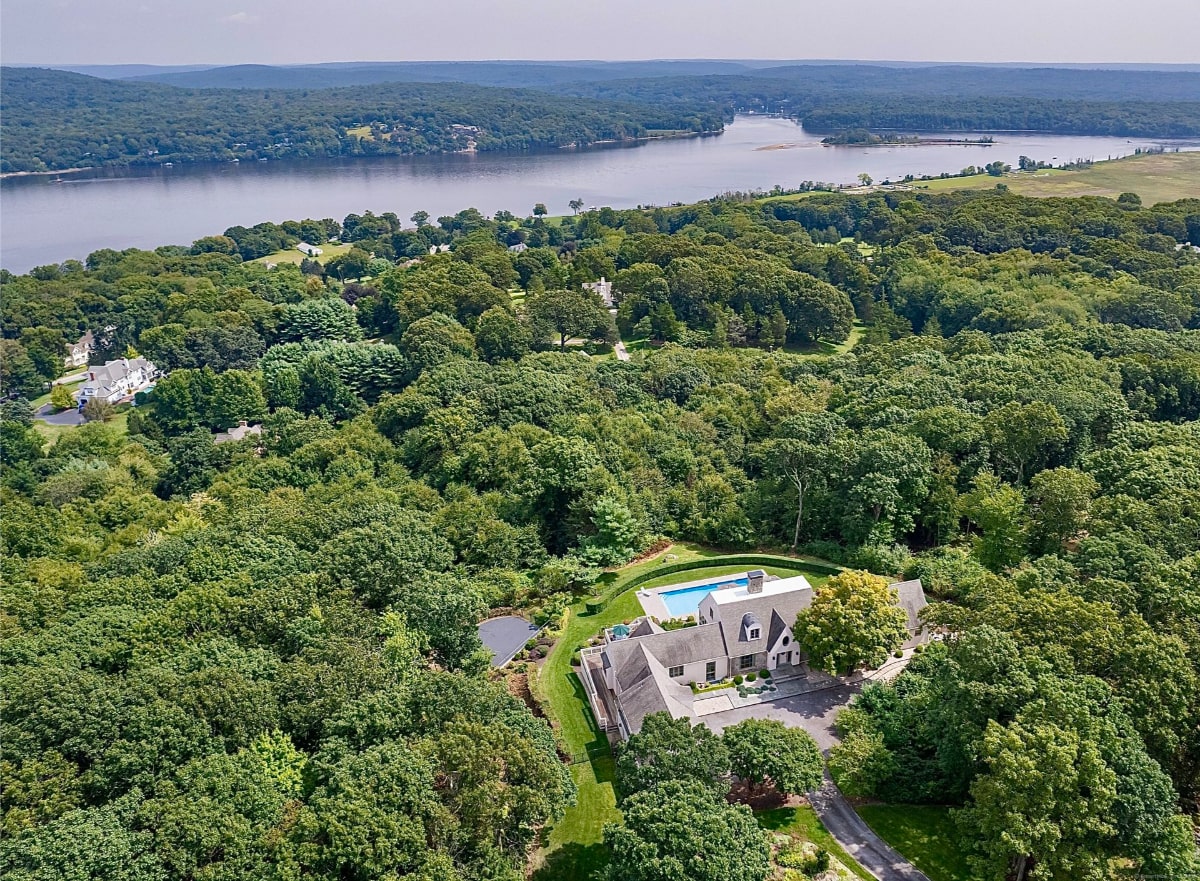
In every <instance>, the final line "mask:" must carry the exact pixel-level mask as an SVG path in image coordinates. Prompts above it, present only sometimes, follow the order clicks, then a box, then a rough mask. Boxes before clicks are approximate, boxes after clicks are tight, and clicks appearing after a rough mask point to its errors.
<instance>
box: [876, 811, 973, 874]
mask: <svg viewBox="0 0 1200 881" xmlns="http://www.w3.org/2000/svg"><path fill="white" fill-rule="evenodd" d="M858 814H859V816H860V817H862V818H863V819H864V820H866V821H867V825H868V826H870V827H871V828H872V829H874V830H875V833H876V834H877V835H878V836H879V837H880V838H882V839H883V840H884V841H886V842H887V843H888V844H890V845H891V846H892V847H894V848H896V850H898V851H899V852H900V853H902V854H904V856H906V857H908V859H909V860H910V861H911V862H912V864H913V865H914V866H916V867H917V868H918V869H920V870H921V871H922V872H924V873H925V874H926V875H928V876H929V881H972V877H973V876H972V875H971V869H970V867H969V866H968V865H967V860H966V857H965V856H964V855H963V852H962V848H961V847H960V845H959V840H958V830H957V829H956V828H955V826H954V821H953V820H951V819H950V809H949V808H945V807H937V806H934V805H863V806H862V807H860V808H858Z"/></svg>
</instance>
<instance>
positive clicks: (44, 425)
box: [33, 409, 129, 444]
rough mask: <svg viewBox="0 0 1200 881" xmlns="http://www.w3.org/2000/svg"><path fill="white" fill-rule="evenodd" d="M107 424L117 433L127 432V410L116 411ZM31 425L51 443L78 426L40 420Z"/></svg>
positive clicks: (124, 433)
mask: <svg viewBox="0 0 1200 881" xmlns="http://www.w3.org/2000/svg"><path fill="white" fill-rule="evenodd" d="M107 424H108V425H111V426H112V427H113V428H115V429H117V431H118V433H120V434H121V435H122V436H124V435H126V434H128V433H129V410H128V409H126V410H120V411H118V412H117V414H116V415H115V416H113V418H112V419H110V420H109V421H108V423H107ZM33 427H34V429H35V430H36V431H37V433H38V434H40V435H41V436H42V437H44V438H45V439H46V440H48V441H49V442H50V443H51V444H53V443H54V442H55V441H56V440H58V439H59V438H60V437H62V436H63V435H64V434H66V433H67V432H69V431H75V430H76V429H77V428H78V427H79V426H77V425H51V424H49V423H48V422H42V421H41V420H35V421H34V423H33Z"/></svg>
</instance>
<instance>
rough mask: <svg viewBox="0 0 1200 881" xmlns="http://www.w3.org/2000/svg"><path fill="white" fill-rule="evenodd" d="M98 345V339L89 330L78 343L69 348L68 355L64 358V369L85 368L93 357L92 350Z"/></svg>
mask: <svg viewBox="0 0 1200 881" xmlns="http://www.w3.org/2000/svg"><path fill="white" fill-rule="evenodd" d="M95 343H96V338H95V336H94V335H93V334H92V332H91V331H90V330H89V331H88V332H87V333H85V334H84V335H83V336H81V337H80V338H79V339H78V340H77V341H76V342H73V343H71V345H70V346H69V347H68V350H67V355H66V356H65V357H64V358H63V366H64V367H83V366H85V365H86V364H87V362H88V358H90V357H91V356H92V348H93V346H94V345H95Z"/></svg>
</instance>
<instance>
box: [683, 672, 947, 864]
mask: <svg viewBox="0 0 1200 881" xmlns="http://www.w3.org/2000/svg"><path fill="white" fill-rule="evenodd" d="M860 691H862V685H861V683H856V684H854V685H833V686H830V687H828V688H822V689H819V690H817V691H810V692H807V693H805V694H797V695H793V696H792V697H785V698H780V699H779V700H774V701H769V702H767V703H761V704H754V705H751V706H748V707H738V708H736V709H732V710H725V711H722V712H719V713H712V714H710V715H707V716H703V717H701V719H700V721H701V722H703V723H704V724H705V725H707V726H708V727H709V728H711V729H712V730H713V731H715V732H717V733H720V732H721V731H723V730H724V729H725V728H726V727H728V726H729V725H734V724H736V723H738V722H741V721H742V720H743V719H777V720H779V721H780V722H782V723H783V724H785V725H787V726H788V727H789V728H803V729H804V730H805V731H807V732H808V733H809V734H811V735H812V737H813V740H815V741H816V742H817V746H819V747H820V748H821V751H822V752H826V753H827V752H828V751H829V749H830V747H832V746H833V745H834V744H836V743H837V742H838V737H837V734H836V733H835V732H834V730H833V720H834V718H835V717H836V716H837V714H838V711H839V710H841V709H842V708H843V707H845V706H846V704H848V703H850V699H851V698H852V697H854V695H856V694H858V693H859V692H860ZM809 801H810V802H811V803H812V806H813V810H815V811H816V812H817V816H818V817H820V818H821V822H822V823H824V824H825V828H826V829H828V830H829V834H830V835H832V836H833V837H834V838H835V839H836V840H837V842H838V844H840V845H841V846H842V847H844V848H845V849H846V852H847V853H849V854H850V855H851V856H852V857H854V858H855V859H856V860H858V862H859V864H860V865H861V866H862V867H863V868H864V869H866V870H867V871H868V872H870V873H871V874H872V875H874V876H875V877H876V878H879V879H880V881H929V879H928V877H926V876H925V874H924V873H923V872H921V871H920V870H919V869H917V867H916V866H914V865H913V864H912V863H910V862H908V860H906V859H905V858H904V857H903V856H901V855H900V854H899V853H897V852H896V851H895V850H893V849H892V848H891V847H890V846H889V845H888V843H887V842H886V841H884V840H883V839H882V838H880V837H879V836H878V835H876V834H875V833H874V831H872V829H871V827H870V826H868V825H867V824H866V823H865V822H864V821H863V819H862V817H860V816H859V815H858V814H857V812H855V810H854V808H853V807H852V806H851V805H850V804H849V802H847V801H846V799H845V798H844V797H843V796H842V794H841V792H839V791H838V788H837V787H836V786H834V784H833V781H832V780H831V779H829V776H828V773H827V774H826V777H825V785H824V786H822V787H821V789H820V791H818V792H814V793H811V794H810V795H809Z"/></svg>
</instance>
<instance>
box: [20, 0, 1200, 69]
mask: <svg viewBox="0 0 1200 881" xmlns="http://www.w3.org/2000/svg"><path fill="white" fill-rule="evenodd" d="M0 56H2V60H3V61H4V62H7V63H16V64H27V63H43V64H110V63H111V64H129V63H147V64H201V63H212V64H240V63H248V62H258V63H266V64H272V63H274V64H294V63H303V62H319V61H368V60H369V61H403V60H443V59H454V60H457V59H499V58H505V59H570V58H576V59H578V58H588V59H642V58H791V59H799V58H831V59H832V58H854V59H889V60H911V61H1040V62H1143V63H1145V62H1158V63H1168V62H1170V63H1197V62H1200V0H1005V2H998V3H983V2H979V0H842V2H837V0H588V2H582V0H441V2H439V0H3V11H2V12H0Z"/></svg>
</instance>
